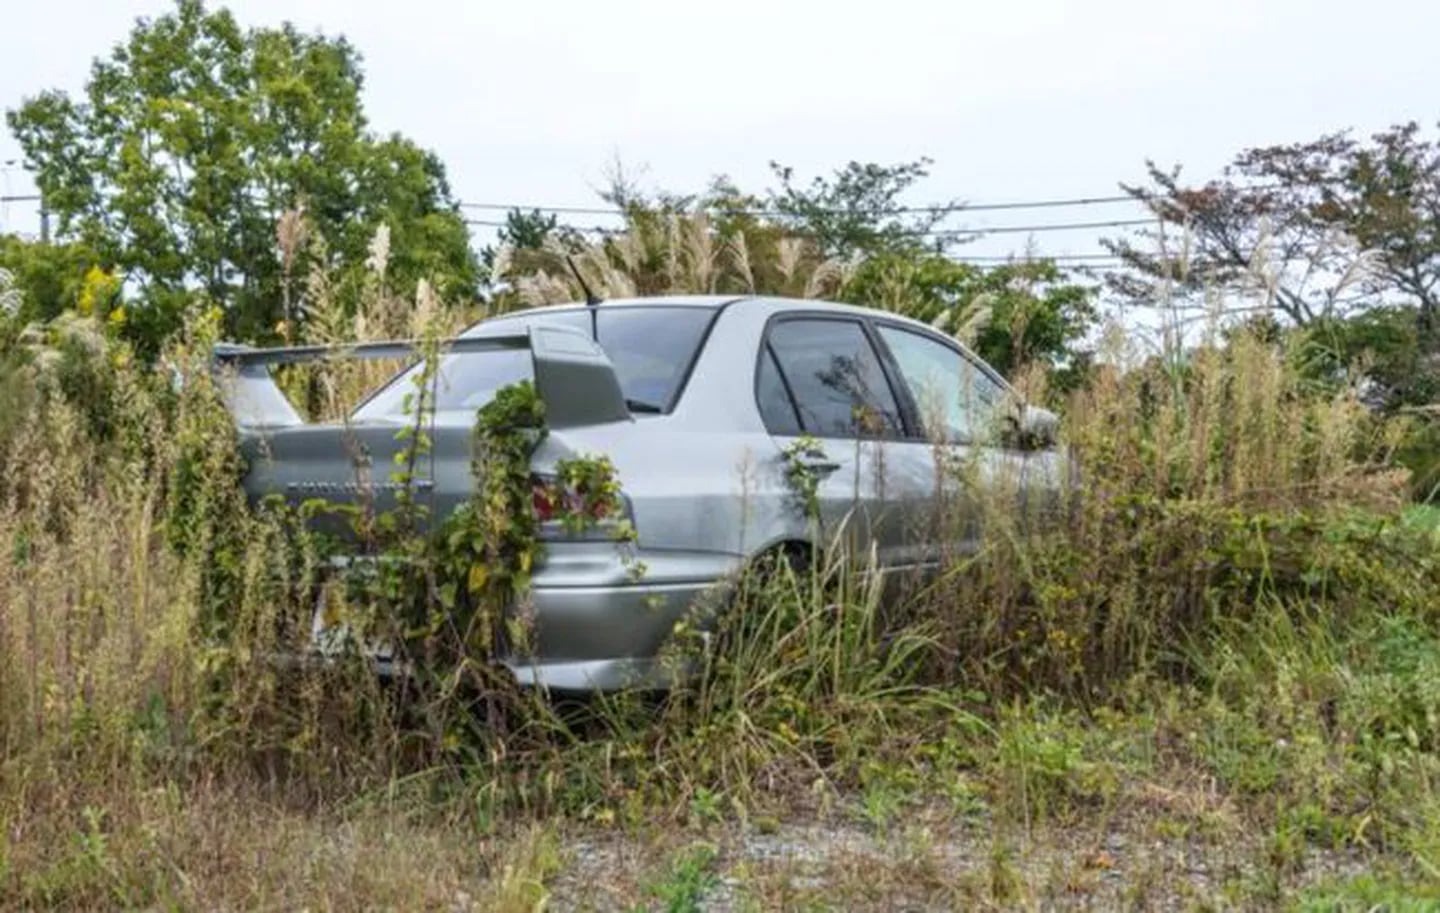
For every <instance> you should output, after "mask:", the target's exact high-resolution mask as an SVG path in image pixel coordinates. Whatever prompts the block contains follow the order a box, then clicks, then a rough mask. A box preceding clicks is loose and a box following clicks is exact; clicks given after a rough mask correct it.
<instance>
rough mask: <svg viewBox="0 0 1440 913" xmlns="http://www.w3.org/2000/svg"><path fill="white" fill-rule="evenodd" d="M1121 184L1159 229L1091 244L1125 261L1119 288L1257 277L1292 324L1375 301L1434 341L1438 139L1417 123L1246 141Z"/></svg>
mask: <svg viewBox="0 0 1440 913" xmlns="http://www.w3.org/2000/svg"><path fill="white" fill-rule="evenodd" d="M1125 190H1126V191H1127V192H1128V193H1130V194H1131V195H1132V196H1134V197H1135V198H1136V199H1139V200H1142V201H1144V202H1146V203H1147V204H1148V205H1149V206H1150V207H1151V209H1152V210H1153V211H1154V212H1155V214H1156V216H1157V217H1158V218H1159V220H1160V222H1161V227H1160V229H1157V230H1146V231H1142V232H1140V233H1139V237H1138V238H1137V239H1118V240H1109V241H1106V242H1105V244H1106V246H1107V248H1108V249H1109V250H1111V251H1112V252H1113V253H1116V254H1118V255H1119V256H1120V257H1121V258H1122V259H1124V260H1125V262H1126V263H1127V264H1128V265H1129V266H1130V270H1129V271H1128V272H1125V273H1121V274H1119V275H1117V276H1116V278H1115V279H1114V281H1113V283H1112V286H1113V288H1114V289H1115V290H1116V291H1118V292H1119V293H1121V295H1122V296H1124V297H1127V298H1131V299H1137V300H1140V301H1142V302H1146V303H1149V302H1153V301H1155V300H1156V299H1157V298H1159V297H1162V296H1163V293H1162V287H1167V288H1168V289H1169V291H1170V292H1171V293H1172V294H1178V295H1181V296H1184V295H1187V294H1197V293H1201V292H1203V291H1205V290H1213V289H1217V288H1218V289H1221V290H1226V289H1232V288H1235V287H1236V286H1248V287H1251V288H1254V287H1258V288H1259V289H1260V290H1261V291H1262V292H1263V293H1264V295H1265V298H1264V299H1263V300H1262V306H1269V305H1273V306H1274V307H1275V308H1276V309H1278V310H1279V311H1280V312H1281V313H1282V314H1284V315H1285V316H1286V317H1287V318H1288V319H1289V320H1290V321H1291V322H1293V323H1295V324H1298V325H1306V324H1310V323H1313V322H1315V321H1317V320H1334V319H1337V318H1342V317H1345V316H1346V315H1348V314H1351V313H1353V312H1355V311H1356V310H1359V309H1363V308H1365V307H1369V306H1372V305H1373V304H1375V303H1377V302H1378V301H1384V302H1387V303H1395V304H1400V305H1403V306H1406V307H1409V308H1411V309H1412V310H1413V314H1414V318H1415V322H1416V327H1417V332H1418V336H1419V340H1420V344H1421V346H1422V349H1423V350H1425V351H1428V352H1440V144H1437V143H1436V142H1435V141H1433V140H1427V139H1425V138H1424V137H1422V135H1421V132H1420V128H1419V126H1418V125H1417V124H1414V123H1409V124H1403V125H1400V126H1396V127H1392V128H1391V129H1389V130H1386V131H1383V132H1381V133H1377V134H1375V135H1374V136H1373V137H1371V139H1370V141H1369V142H1368V143H1365V142H1360V141H1357V140H1356V139H1354V138H1352V137H1351V136H1350V135H1349V134H1347V133H1336V134H1331V135H1328V136H1322V137H1320V138H1319V139H1317V140H1314V141H1312V142H1305V143H1296V144H1291V145H1280V146H1268V147H1262V148H1257V149H1249V150H1246V151H1244V152H1242V153H1240V154H1239V155H1238V156H1236V158H1235V160H1234V162H1233V163H1232V164H1231V165H1230V166H1229V167H1228V168H1227V169H1226V170H1225V172H1224V174H1223V176H1222V177H1221V178H1220V179H1219V180H1215V181H1210V182H1208V183H1206V184H1204V185H1203V186H1199V187H1191V186H1186V185H1183V184H1182V183H1181V182H1180V180H1179V171H1178V169H1176V170H1173V171H1169V172H1166V171H1162V170H1161V169H1159V168H1157V167H1155V165H1154V164H1150V165H1149V183H1148V185H1135V186H1125ZM1162 232H1165V233H1166V234H1167V235H1168V238H1163V239H1162V237H1161V233H1162Z"/></svg>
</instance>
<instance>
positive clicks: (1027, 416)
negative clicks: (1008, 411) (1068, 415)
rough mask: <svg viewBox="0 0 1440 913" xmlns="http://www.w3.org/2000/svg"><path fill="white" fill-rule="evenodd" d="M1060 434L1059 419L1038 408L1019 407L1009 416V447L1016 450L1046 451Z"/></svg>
mask: <svg viewBox="0 0 1440 913" xmlns="http://www.w3.org/2000/svg"><path fill="white" fill-rule="evenodd" d="M1059 433H1060V417H1059V416H1057V415H1056V414H1055V413H1053V412H1051V411H1050V410H1049V409H1041V408H1040V407H1039V406H1021V407H1020V409H1019V410H1018V412H1016V413H1013V414H1012V416H1011V433H1010V441H1009V444H1010V446H1012V447H1014V448H1015V449H1017V450H1048V449H1049V448H1051V447H1054V446H1055V443H1056V441H1057V440H1058V438H1059Z"/></svg>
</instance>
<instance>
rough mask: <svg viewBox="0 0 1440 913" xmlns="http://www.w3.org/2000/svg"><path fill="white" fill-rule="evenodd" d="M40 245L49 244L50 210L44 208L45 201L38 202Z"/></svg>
mask: <svg viewBox="0 0 1440 913" xmlns="http://www.w3.org/2000/svg"><path fill="white" fill-rule="evenodd" d="M40 243H41V244H49V243H50V210H48V209H46V208H45V201H44V200H43V199H42V200H41V201H40Z"/></svg>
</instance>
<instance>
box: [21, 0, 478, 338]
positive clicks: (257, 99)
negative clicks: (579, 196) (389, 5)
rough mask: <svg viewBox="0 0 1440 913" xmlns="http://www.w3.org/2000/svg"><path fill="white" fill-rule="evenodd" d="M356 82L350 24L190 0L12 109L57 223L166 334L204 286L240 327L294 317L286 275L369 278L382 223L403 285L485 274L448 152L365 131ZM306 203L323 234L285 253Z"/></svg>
mask: <svg viewBox="0 0 1440 913" xmlns="http://www.w3.org/2000/svg"><path fill="white" fill-rule="evenodd" d="M361 82H362V74H361V68H360V57H359V55H358V53H357V52H356V51H355V50H354V48H352V47H351V46H350V44H348V43H347V42H346V41H345V40H344V39H339V38H337V39H332V38H327V37H325V36H323V35H309V34H304V33H301V32H299V31H297V30H296V29H295V28H294V27H293V26H290V25H288V24H287V25H285V26H282V27H281V28H278V29H249V30H246V29H242V28H241V27H240V26H239V25H238V24H237V23H236V22H235V20H234V18H233V17H232V16H231V15H230V13H229V12H227V11H225V10H223V9H219V10H215V11H210V10H207V9H206V8H205V6H204V4H203V3H202V2H201V0H180V2H179V3H178V5H177V6H176V8H175V9H174V10H173V11H172V12H170V13H168V14H166V15H163V16H160V17H158V18H156V19H153V20H145V19H142V20H140V21H139V22H138V23H137V24H136V26H135V28H134V30H133V31H132V32H131V34H130V36H129V38H128V40H127V41H125V42H124V43H122V44H120V45H117V46H116V47H115V48H114V50H113V51H112V52H111V54H110V56H109V57H108V58H105V59H100V60H97V61H96V62H95V64H94V65H93V67H92V70H91V73H90V79H89V82H88V84H87V85H86V88H85V91H84V94H83V96H82V97H80V98H78V99H77V98H72V97H70V96H69V95H67V94H65V93H63V92H58V91H50V92H45V93H42V94H41V95H39V96H37V97H34V98H31V99H29V100H28V101H26V102H25V104H24V105H23V106H21V107H20V108H19V109H18V110H13V111H10V112H8V116H7V117H8V121H9V125H10V127H11V129H12V131H13V132H14V134H15V136H16V138H17V139H18V140H19V142H20V145H21V147H22V148H23V150H24V153H25V158H26V160H27V164H28V165H29V166H30V167H32V168H34V169H35V171H36V182H37V184H38V185H39V187H40V191H41V193H42V195H43V197H44V199H45V203H46V206H47V207H48V208H49V209H50V210H51V211H53V212H54V213H55V215H56V218H57V220H58V228H59V234H60V236H61V237H62V238H65V239H74V240H78V241H80V242H83V243H84V244H86V245H88V246H89V247H91V248H93V250H94V251H95V252H96V253H97V254H98V255H99V256H100V258H101V259H102V260H103V261H104V262H105V263H107V264H109V265H112V266H113V267H114V268H115V269H117V270H118V272H119V273H120V274H121V275H122V276H123V278H124V281H125V282H126V284H127V289H128V292H129V295H128V296H127V297H132V298H134V299H135V301H134V306H133V307H132V311H133V313H132V314H131V322H130V326H131V327H132V328H134V329H135V330H136V332H139V333H142V334H143V335H145V336H146V337H155V336H158V335H159V334H163V333H165V332H167V331H168V330H170V329H172V328H173V327H174V326H175V325H176V323H177V321H178V319H179V315H180V313H181V311H182V310H183V309H184V307H185V306H186V305H187V303H188V302H189V301H191V300H192V299H194V298H195V297H197V296H201V295H203V296H204V297H206V298H208V299H210V300H213V301H214V302H216V303H218V304H220V305H221V306H222V307H223V309H224V312H225V315H226V320H227V324H228V325H227V330H228V332H230V333H232V334H236V335H239V336H242V337H250V338H258V337H266V336H269V335H272V334H273V333H274V332H275V328H276V326H277V323H278V322H279V321H281V320H282V319H287V318H289V319H294V318H296V317H298V316H299V314H300V311H299V310H298V309H297V311H296V313H291V314H285V313H282V302H283V301H284V300H286V296H285V295H283V294H282V288H281V286H282V284H283V283H284V282H286V281H289V280H292V279H293V278H294V277H295V276H297V275H299V276H303V275H304V272H305V271H306V270H308V269H310V268H320V269H324V270H325V271H326V272H327V273H328V274H329V275H331V276H336V275H338V276H341V277H342V278H341V283H342V284H344V283H346V282H349V283H352V284H358V283H359V282H360V279H359V278H358V274H359V272H360V271H361V270H362V268H363V263H364V261H365V259H366V257H367V254H368V253H369V251H368V246H369V244H370V241H371V239H372V238H373V237H374V236H375V235H376V232H377V230H378V229H379V227H380V226H381V225H384V226H387V227H388V232H389V251H388V254H389V256H388V270H389V272H388V277H389V280H390V281H391V282H393V283H397V284H412V283H414V282H415V281H416V280H418V279H421V278H427V279H430V280H431V281H432V282H434V283H435V284H436V285H437V287H438V288H439V290H440V291H441V292H442V293H443V294H448V295H470V294H472V293H473V292H474V291H475V289H476V287H477V282H478V264H477V262H476V259H475V257H474V254H473V253H472V251H471V250H470V248H469V238H468V234H467V232H466V228H465V225H464V222H463V220H462V219H461V218H460V216H459V214H458V210H457V208H456V205H455V201H454V199H453V198H452V197H451V193H450V189H449V187H448V185H447V183H446V178H445V172H444V169H443V167H442V166H441V164H440V162H439V160H438V159H437V158H436V157H435V156H434V155H433V154H432V153H429V152H426V151H424V150H422V149H420V148H418V147H417V146H415V144H414V143H412V142H410V141H409V140H407V139H404V138H403V137H400V136H398V135H391V136H387V137H381V136H377V135H375V134H374V133H373V132H372V131H371V130H370V129H369V128H368V125H367V122H366V120H365V116H364V113H363V111H362V108H361V103H360V88H361ZM293 212H300V213H303V218H304V221H305V223H306V224H307V225H308V229H309V230H308V232H307V237H308V239H309V242H310V243H308V244H307V245H306V246H305V248H304V249H303V250H301V251H292V252H291V254H290V257H291V261H292V262H289V263H286V264H283V265H282V255H281V252H280V251H279V250H278V249H277V247H278V245H277V243H276V231H277V224H278V223H279V220H280V219H281V217H282V215H283V214H285V213H293ZM346 277H349V278H348V279H347V278H346ZM149 343H150V344H151V345H153V344H154V343H155V339H154V338H150V339H149Z"/></svg>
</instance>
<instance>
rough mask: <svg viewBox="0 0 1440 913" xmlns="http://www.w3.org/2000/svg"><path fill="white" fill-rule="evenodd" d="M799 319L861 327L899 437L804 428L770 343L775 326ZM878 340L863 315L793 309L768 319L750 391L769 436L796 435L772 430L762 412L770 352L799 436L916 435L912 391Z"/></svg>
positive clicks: (881, 439) (902, 437) (903, 437)
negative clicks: (763, 362)
mask: <svg viewBox="0 0 1440 913" xmlns="http://www.w3.org/2000/svg"><path fill="white" fill-rule="evenodd" d="M799 320H807V321H815V320H828V321H831V322H840V323H852V324H855V325H857V326H859V327H860V332H861V334H862V335H863V336H864V337H865V339H866V341H868V342H869V343H870V349H871V351H872V352H873V353H874V355H875V359H876V361H878V362H879V364H880V374H881V376H882V377H883V378H884V379H885V385H886V387H887V388H888V389H889V390H890V396H891V398H893V399H894V400H895V408H896V411H897V412H898V417H899V419H900V427H899V428H898V429H897V433H896V434H894V435H881V436H873V437H862V436H860V435H856V434H844V435H841V434H816V433H815V432H813V431H808V430H806V429H805V421H804V413H803V412H801V411H800V403H799V401H798V400H797V399H796V398H795V388H794V385H793V384H791V383H790V378H789V377H787V376H786V375H785V365H784V363H782V362H781V360H780V356H779V354H778V353H776V352H775V350H774V347H773V346H772V345H771V342H770V331H771V329H773V328H774V327H775V325H776V324H780V323H787V322H792V321H799ZM877 337H878V334H877V333H876V332H875V329H874V327H872V326H871V324H870V319H869V318H868V317H867V316H866V315H864V314H842V313H835V312H833V311H819V310H794V311H783V312H781V313H778V314H771V315H770V316H769V317H768V318H767V319H766V320H765V326H764V327H763V328H761V331H760V345H758V346H757V347H756V349H755V358H754V359H753V361H754V377H753V380H752V390H751V398H752V399H753V400H754V403H755V411H756V414H757V415H759V417H760V423H761V425H762V426H764V427H765V431H766V433H767V434H770V435H773V436H777V437H795V435H786V434H783V433H780V432H775V431H772V430H771V429H770V427H769V426H768V425H766V424H765V416H764V413H763V412H762V411H761V410H760V356H761V355H762V354H764V353H765V352H766V351H767V350H768V351H769V353H770V355H771V357H772V358H774V359H775V371H776V373H777V374H779V375H780V383H781V385H782V386H783V387H784V388H785V395H786V397H787V398H788V399H789V400H790V408H791V409H793V410H794V411H795V416H796V418H797V419H798V420H799V425H800V433H801V434H802V435H807V436H809V437H813V438H815V439H816V440H820V441H876V442H882V443H883V442H891V441H894V442H899V441H907V440H911V439H912V438H913V437H914V436H915V434H916V429H918V428H919V427H920V425H919V422H918V413H917V412H916V411H915V409H914V404H913V403H912V402H911V400H910V393H909V390H908V389H907V388H906V387H905V386H904V385H903V384H902V383H897V382H898V381H899V380H900V377H899V376H898V375H897V374H896V373H895V368H894V366H893V365H892V364H891V358H890V353H889V350H887V349H885V348H883V347H882V345H881V342H880V340H879V339H878V338H877Z"/></svg>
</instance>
